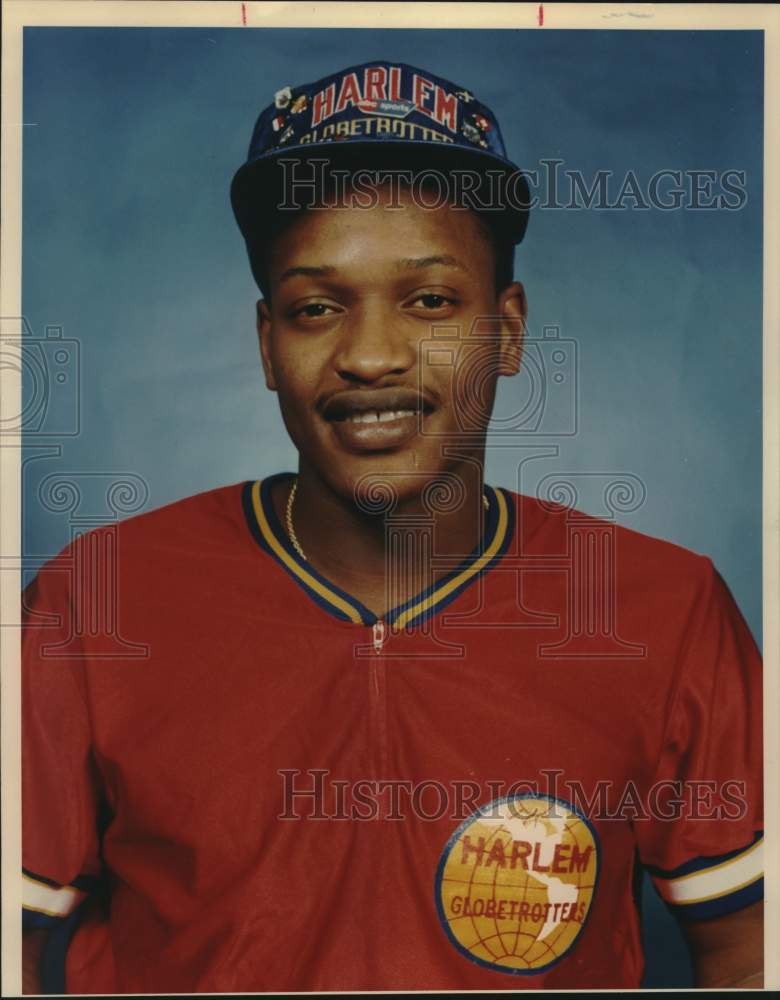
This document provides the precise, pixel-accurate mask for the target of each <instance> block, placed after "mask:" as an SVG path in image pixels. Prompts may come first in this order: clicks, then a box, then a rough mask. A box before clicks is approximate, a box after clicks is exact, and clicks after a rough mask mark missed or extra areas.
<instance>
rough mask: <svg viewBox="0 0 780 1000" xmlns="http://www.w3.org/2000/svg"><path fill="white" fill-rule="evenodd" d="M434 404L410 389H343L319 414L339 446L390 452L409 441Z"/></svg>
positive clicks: (348, 449)
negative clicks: (327, 424) (328, 426)
mask: <svg viewBox="0 0 780 1000" xmlns="http://www.w3.org/2000/svg"><path fill="white" fill-rule="evenodd" d="M433 410H434V406H433V404H432V403H431V402H429V400H428V399H427V398H426V396H425V395H423V394H422V393H420V392H417V391H415V390H413V389H408V388H402V387H400V386H398V387H392V388H390V387H386V388H384V389H376V390H346V391H344V392H342V393H339V394H337V395H336V396H333V397H332V398H331V399H330V400H328V402H327V404H326V405H325V407H324V408H323V412H322V415H323V417H324V418H325V420H326V421H327V422H328V423H329V424H330V426H331V428H332V430H333V433H334V434H335V436H336V438H337V439H338V441H339V443H340V445H341V447H342V448H344V449H346V450H347V451H351V452H371V451H392V450H397V449H399V448H402V447H404V446H405V445H407V444H408V443H410V442H411V441H412V440H413V439H414V438H415V437H416V436H417V434H418V433H419V432H420V431H421V428H422V422H423V420H424V419H425V417H426V416H427V415H428V414H429V413H432V412H433Z"/></svg>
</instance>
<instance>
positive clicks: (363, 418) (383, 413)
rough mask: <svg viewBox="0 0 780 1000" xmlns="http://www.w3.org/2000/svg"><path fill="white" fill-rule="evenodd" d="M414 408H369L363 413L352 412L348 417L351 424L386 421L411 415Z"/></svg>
mask: <svg viewBox="0 0 780 1000" xmlns="http://www.w3.org/2000/svg"><path fill="white" fill-rule="evenodd" d="M414 413H415V411H414V410H369V411H366V412H365V413H353V414H352V416H351V417H349V419H350V421H351V422H352V423H353V424H373V423H382V424H384V423H387V421H388V420H400V419H401V418H402V417H413V416H414Z"/></svg>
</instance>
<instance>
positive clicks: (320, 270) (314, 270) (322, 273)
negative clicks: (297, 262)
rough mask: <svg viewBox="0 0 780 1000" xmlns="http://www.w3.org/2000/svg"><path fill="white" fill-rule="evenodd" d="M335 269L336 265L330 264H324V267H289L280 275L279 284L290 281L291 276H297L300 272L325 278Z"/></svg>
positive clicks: (311, 276) (305, 275)
mask: <svg viewBox="0 0 780 1000" xmlns="http://www.w3.org/2000/svg"><path fill="white" fill-rule="evenodd" d="M335 270H336V268H335V267H330V266H329V265H323V266H322V267H288V268H287V270H286V271H284V272H282V274H281V275H280V276H279V284H280V285H281V284H282V283H283V282H285V281H289V280H290V278H296V277H297V276H298V275H300V274H302V275H303V276H304V277H309V278H324V277H326V276H327V275H329V274H333V272H334V271H335Z"/></svg>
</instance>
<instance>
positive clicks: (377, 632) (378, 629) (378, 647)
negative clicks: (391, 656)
mask: <svg viewBox="0 0 780 1000" xmlns="http://www.w3.org/2000/svg"><path fill="white" fill-rule="evenodd" d="M372 632H373V636H374V652H375V653H376V654H377V656H378V655H379V654H380V653H381V652H382V646H384V644H385V623H384V622H383V621H382V619H381V618H380V619H379V620H378V621H376V622H374V625H373V626H372Z"/></svg>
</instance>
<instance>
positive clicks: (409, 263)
mask: <svg viewBox="0 0 780 1000" xmlns="http://www.w3.org/2000/svg"><path fill="white" fill-rule="evenodd" d="M395 264H396V267H397V268H400V269H402V270H415V271H419V270H422V269H423V268H425V267H433V266H434V264H440V265H443V266H444V267H456V268H458V269H459V270H460V271H468V268H467V267H466V265H465V264H462V263H461V262H460V261H459V260H458V259H457V257H452V256H449V255H440V254H436V255H434V256H431V257H402V258H401V259H400V260H397V261H396V262H395ZM335 271H336V268H335V267H331V266H330V265H328V264H323V265H321V266H319V267H305V266H298V267H288V268H287V270H286V271H284V272H282V274H281V275H280V276H279V284H280V285H281V284H283V283H284V282H285V281H289V280H290V278H296V277H298V276H299V275H303V276H304V277H308V278H324V277H327V276H328V275H329V274H334V273H335Z"/></svg>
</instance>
